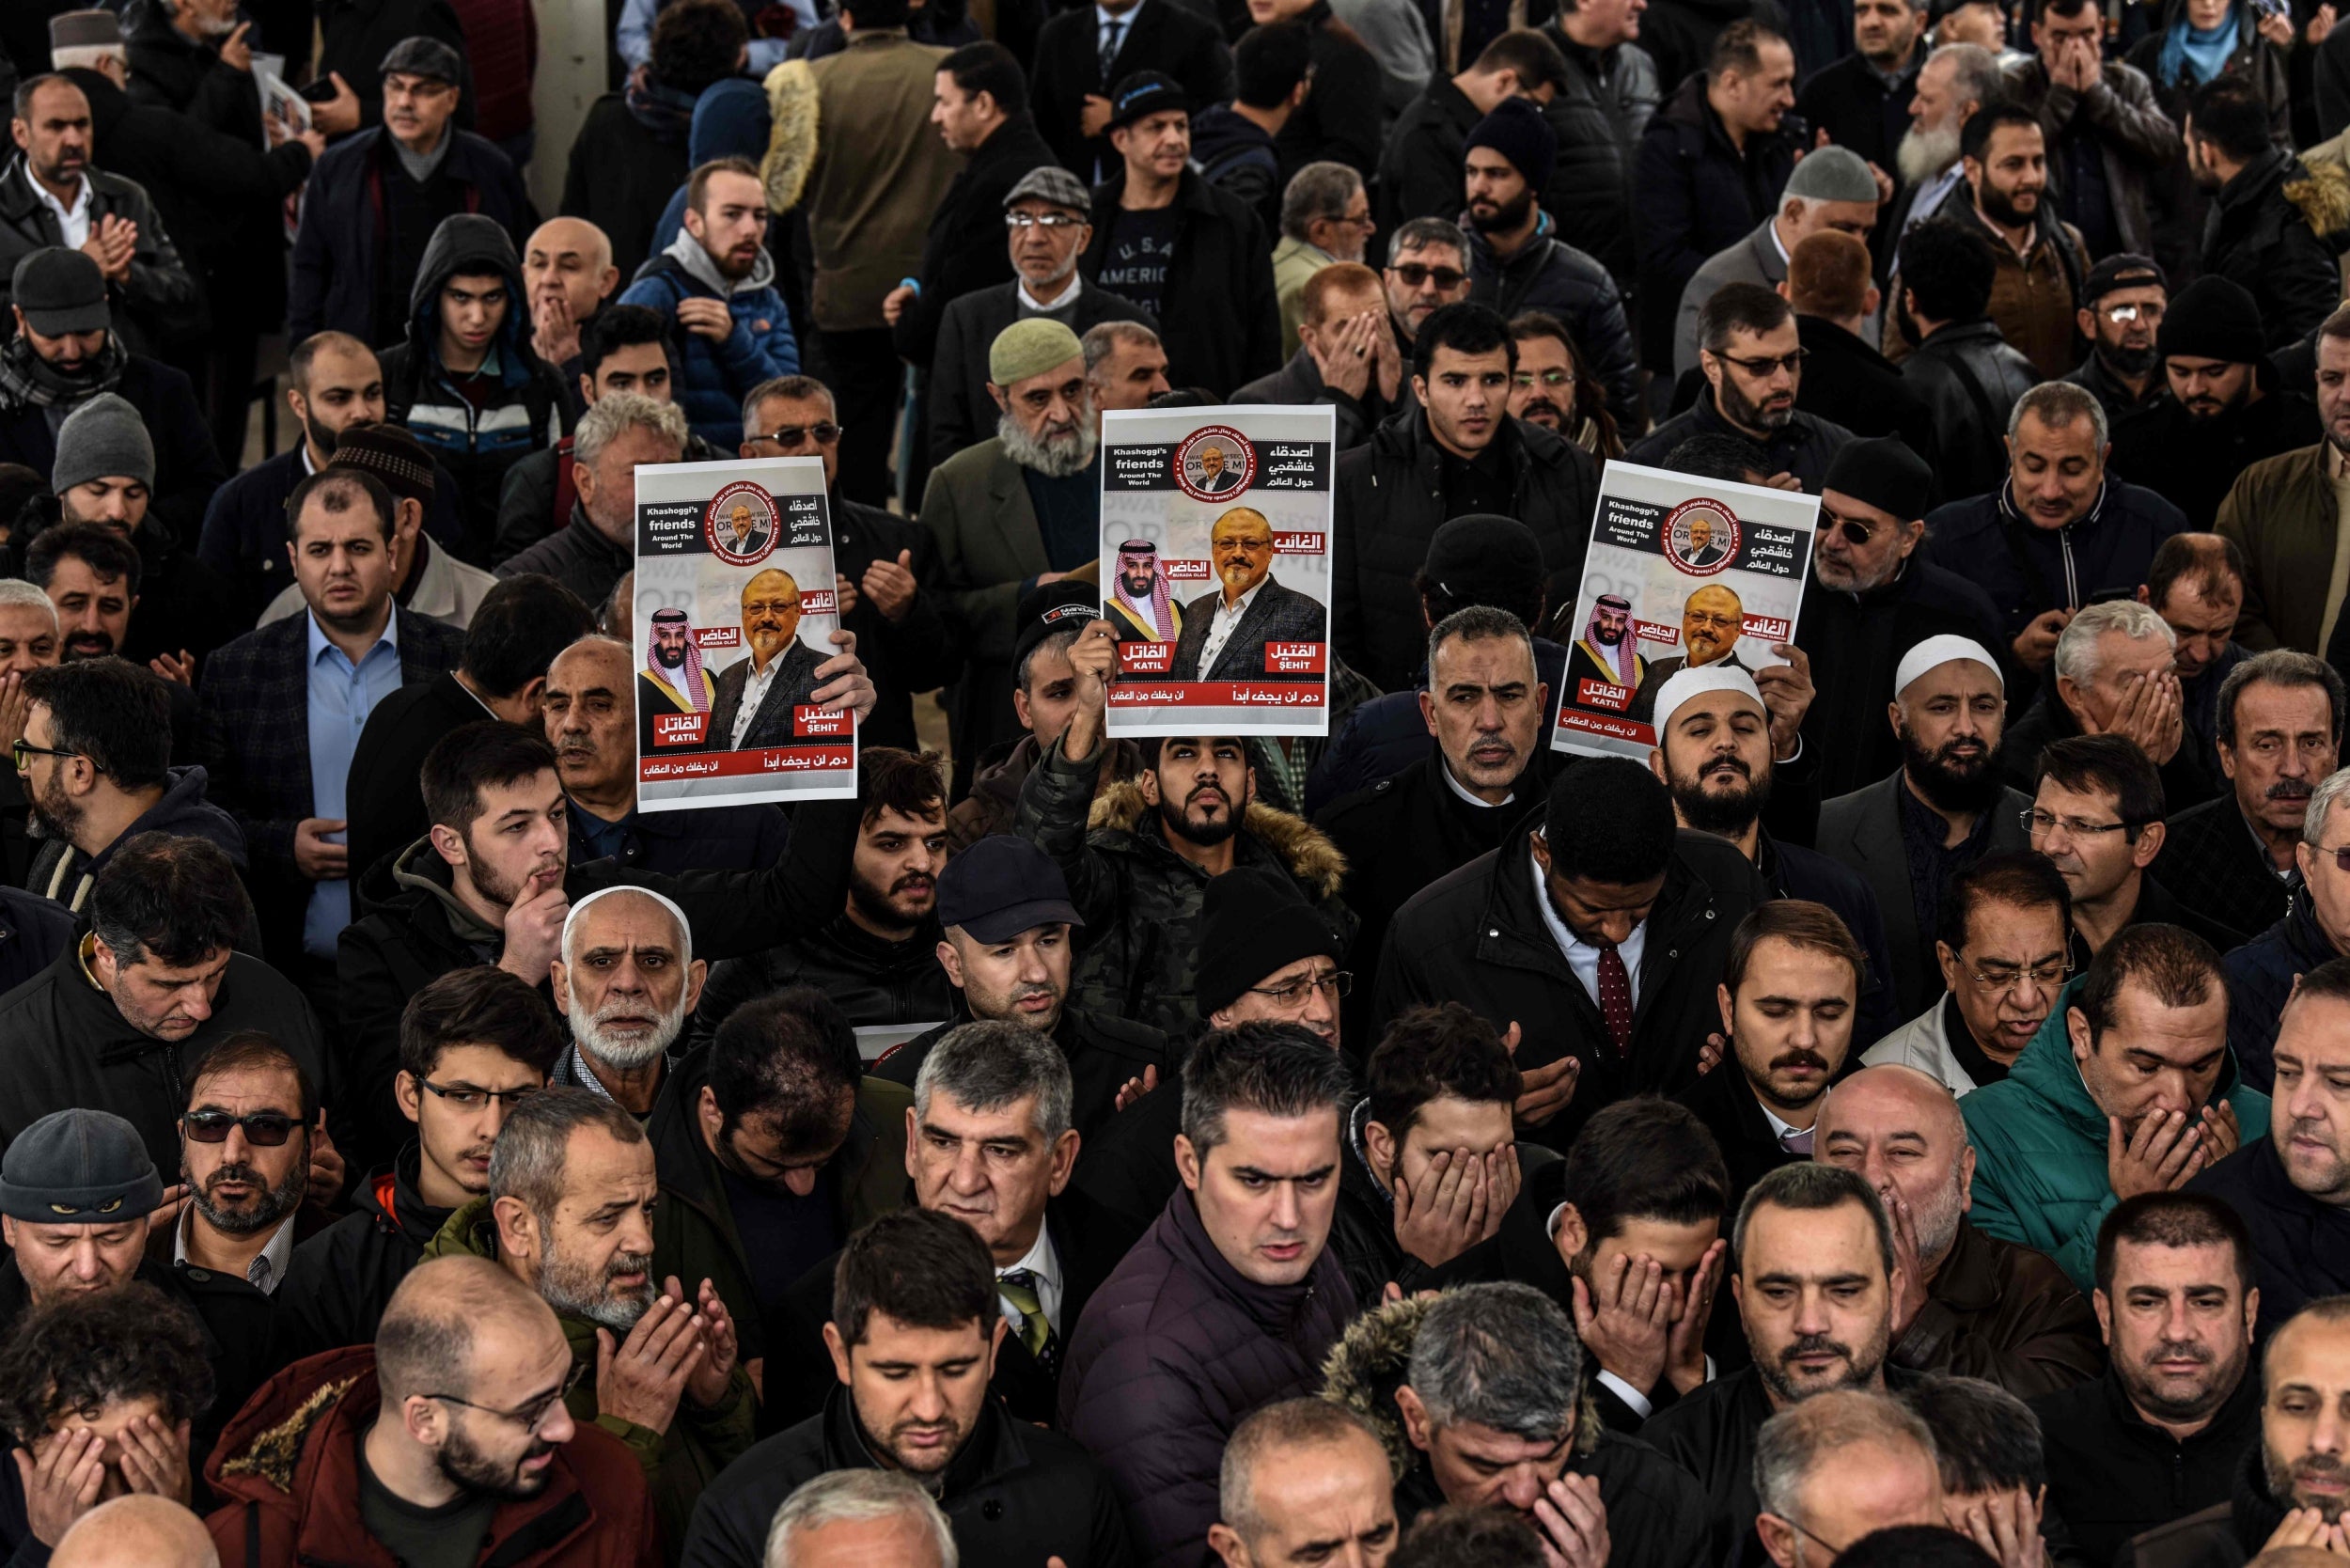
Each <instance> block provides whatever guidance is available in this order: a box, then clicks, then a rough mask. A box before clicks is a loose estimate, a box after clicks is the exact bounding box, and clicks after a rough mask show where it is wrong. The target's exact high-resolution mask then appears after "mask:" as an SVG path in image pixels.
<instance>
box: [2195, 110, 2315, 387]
mask: <svg viewBox="0 0 2350 1568" xmlns="http://www.w3.org/2000/svg"><path fill="white" fill-rule="evenodd" d="M2211 208H2212V215H2211V217H2210V218H2209V220H2207V221H2206V223H2205V225H2204V228H2203V271H2205V272H2206V273H2211V274H2217V275H2218V276H2220V277H2224V278H2227V279H2229V280H2231V281H2232V282H2235V283H2240V284H2242V285H2244V287H2245V288H2246V289H2247V290H2250V292H2251V295H2252V298H2253V299H2254V300H2255V301H2257V302H2258V303H2259V305H2260V308H2261V331H2262V333H2263V335H2264V338H2265V343H2264V346H2265V347H2267V348H2271V349H2281V348H2283V347H2284V346H2285V345H2287V344H2288V343H2292V342H2295V341H2297V340H2298V339H2299V338H2300V337H2302V335H2303V334H2305V333H2308V332H2310V331H2311V330H2312V329H2314V328H2315V327H2316V326H2317V324H2318V323H2319V322H2320V321H2324V320H2325V319H2326V317H2327V316H2329V315H2331V314H2332V313H2333V308H2334V306H2336V305H2339V304H2340V303H2341V301H2342V264H2341V261H2340V259H2339V253H2338V249H2337V247H2338V246H2339V245H2340V243H2342V241H2343V240H2344V239H2345V238H2350V235H2346V234H2345V233H2344V230H2345V229H2350V182H2345V181H2344V180H2343V178H2342V174H2341V173H2340V172H2339V171H2337V170H2331V169H2328V170H2325V171H2323V172H2319V171H2315V170H2311V168H2309V167H2308V166H2306V165H2303V164H2302V163H2301V161H2300V160H2299V159H2297V158H2295V156H2294V155H2293V154H2292V153H2290V152H2286V151H2284V150H2282V149H2272V150H2270V151H2268V152H2265V153H2263V154H2262V155H2261V157H2260V158H2259V159H2258V160H2257V161H2255V162H2254V163H2252V164H2250V165H2247V166H2246V167H2245V169H2244V170H2243V172H2242V173H2240V174H2238V175H2237V176H2236V177H2235V178H2234V179H2233V180H2229V181H2228V182H2227V183H2226V184H2225V185H2223V186H2221V187H2220V188H2219V192H2218V194H2217V195H2216V196H2213V197H2212V199H2211Z"/></svg>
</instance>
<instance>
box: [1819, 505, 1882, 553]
mask: <svg viewBox="0 0 2350 1568" xmlns="http://www.w3.org/2000/svg"><path fill="white" fill-rule="evenodd" d="M1820 519H1821V521H1822V522H1825V524H1827V525H1828V526H1829V527H1831V528H1834V529H1835V530H1836V531H1837V532H1838V533H1840V534H1842V535H1843V536H1844V542H1846V543H1847V544H1866V543H1868V542H1869V541H1871V540H1872V539H1874V538H1875V537H1876V532H1877V530H1876V525H1875V524H1873V523H1864V522H1862V521H1861V520H1860V519H1859V518H1857V517H1840V516H1838V515H1837V514H1836V513H1835V512H1832V511H1830V510H1827V508H1825V507H1822V508H1821V509H1820Z"/></svg>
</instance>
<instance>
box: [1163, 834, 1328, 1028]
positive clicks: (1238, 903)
mask: <svg viewBox="0 0 2350 1568" xmlns="http://www.w3.org/2000/svg"><path fill="white" fill-rule="evenodd" d="M1339 948H1340V944H1339V938H1338V933H1336V932H1334V931H1332V930H1331V929H1330V922H1329V921H1327V920H1325V919H1324V918H1323V917H1322V916H1321V914H1320V913H1319V912H1318V911H1316V910H1315V908H1314V907H1313V905H1311V904H1309V903H1308V902H1306V899H1305V895H1304V894H1302V893H1300V892H1299V891H1298V890H1297V884H1295V883H1294V882H1292V881H1291V880H1290V879H1289V878H1288V877H1286V876H1283V875H1280V874H1279V873H1278V872H1275V871H1263V870H1257V869H1256V868H1254V867H1251V866H1242V867H1238V868H1235V869H1234V870H1229V871H1226V872H1225V873H1224V874H1223V875H1222V876H1218V877H1211V878H1209V880H1208V890H1207V892H1206V893H1205V894H1204V895H1203V896H1202V897H1201V899H1200V901H1199V971H1198V978H1197V980H1195V982H1194V984H1193V995H1194V996H1195V998H1196V999H1197V1001H1198V1003H1199V1016H1200V1017H1202V1018H1209V1017H1213V1016H1214V1014H1215V1013H1217V1012H1219V1011H1222V1010H1223V1009H1225V1008H1228V1007H1230V1006H1231V1005H1232V1004H1233V1003H1234V1002H1236V1001H1238V1000H1240V998H1241V996H1242V994H1243V993H1245V992H1246V991H1247V990H1248V988H1249V987H1251V986H1253V985H1255V984H1257V983H1258V982H1259V981H1261V980H1263V979H1264V978H1265V977H1266V976H1267V975H1270V974H1273V973H1274V972H1276V971H1277V970H1279V969H1283V968H1286V967H1287V966H1289V965H1290V964H1294V963H1296V962H1297V961H1298V960H1299V959H1301V958H1312V957H1315V956H1316V955H1318V954H1319V955H1324V956H1326V957H1328V958H1330V959H1332V960H1334V961H1335V960H1336V959H1337V958H1338V956H1339Z"/></svg>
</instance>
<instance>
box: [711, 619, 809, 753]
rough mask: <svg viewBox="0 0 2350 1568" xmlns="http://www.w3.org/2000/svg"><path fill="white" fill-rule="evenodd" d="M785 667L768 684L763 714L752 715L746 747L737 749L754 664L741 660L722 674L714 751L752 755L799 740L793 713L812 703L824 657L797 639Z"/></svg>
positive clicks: (716, 704)
mask: <svg viewBox="0 0 2350 1568" xmlns="http://www.w3.org/2000/svg"><path fill="white" fill-rule="evenodd" d="M781 657H782V660H783V667H782V668H781V669H778V670H777V671H776V676H775V679H774V680H772V681H770V682H768V683H767V695H766V696H765V697H763V698H760V702H759V712H758V713H754V714H752V715H751V727H750V728H749V729H745V730H744V731H743V744H742V745H739V746H738V745H735V744H734V742H733V740H732V739H731V738H730V737H731V736H732V735H733V734H734V721H735V719H736V718H738V717H739V716H740V715H741V713H742V711H743V692H744V688H745V687H746V686H748V685H749V684H750V683H751V662H750V660H748V659H737V660H735V661H734V663H732V664H730V665H729V666H727V667H726V668H724V669H722V670H720V671H719V672H718V700H717V701H715V702H713V703H712V704H711V707H710V749H711V750H713V751H750V750H753V749H755V748H757V747H759V746H767V745H793V744H794V743H795V742H796V740H797V739H798V737H796V736H794V735H793V734H792V732H791V711H792V710H793V709H794V708H796V707H797V706H798V705H799V704H801V703H803V702H806V701H807V700H808V698H809V697H810V695H811V694H812V693H814V691H815V690H816V685H817V682H816V666H818V665H821V664H823V662H824V656H823V654H821V653H819V652H817V651H816V650H814V649H813V648H810V647H808V645H807V644H806V643H804V642H802V641H800V640H799V639H798V638H796V637H794V638H793V639H792V641H791V647H789V648H787V649H785V650H784V651H783V653H782V655H781Z"/></svg>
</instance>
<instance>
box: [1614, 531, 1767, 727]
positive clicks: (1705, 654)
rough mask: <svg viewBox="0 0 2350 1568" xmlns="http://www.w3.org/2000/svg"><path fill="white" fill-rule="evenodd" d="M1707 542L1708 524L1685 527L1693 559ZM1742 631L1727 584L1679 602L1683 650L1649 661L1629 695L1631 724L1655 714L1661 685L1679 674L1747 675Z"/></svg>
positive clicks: (1741, 613) (1739, 608)
mask: <svg viewBox="0 0 2350 1568" xmlns="http://www.w3.org/2000/svg"><path fill="white" fill-rule="evenodd" d="M1712 539H1713V528H1712V525H1710V524H1708V523H1706V522H1705V521H1704V520H1703V519H1702V518H1700V519H1699V520H1698V521H1697V522H1696V523H1693V524H1691V525H1690V527H1689V549H1690V552H1691V554H1692V555H1695V554H1696V553H1698V552H1699V551H1700V550H1701V549H1703V548H1704V547H1705V546H1706V545H1708V544H1709V543H1711V541H1712ZM1716 553H1717V554H1718V552H1716ZM1746 627H1747V621H1746V605H1745V604H1743V603H1741V602H1740V600H1739V598H1738V590H1737V589H1735V588H1731V586H1730V585H1729V584H1727V583H1708V584H1706V585H1705V586H1704V587H1703V588H1699V589H1698V590H1697V591H1696V592H1695V593H1692V594H1690V595H1689V597H1688V598H1686V599H1684V600H1683V601H1682V603H1681V647H1682V651H1681V652H1679V653H1675V654H1673V655H1672V656H1671V657H1670V658H1666V659H1651V660H1650V661H1649V662H1648V669H1647V672H1646V673H1645V674H1643V675H1642V676H1641V678H1640V688H1639V690H1637V692H1635V693H1633V694H1632V708H1631V713H1630V717H1631V718H1632V721H1633V722H1634V723H1636V724H1647V723H1648V722H1649V721H1650V719H1651V718H1652V716H1653V714H1654V713H1655V711H1656V696H1657V693H1658V692H1660V691H1662V690H1663V689H1664V686H1665V682H1668V681H1669V680H1671V679H1672V678H1673V677H1674V676H1676V675H1678V674H1680V673H1681V672H1682V671H1683V670H1684V669H1711V670H1716V671H1720V672H1728V671H1731V670H1738V671H1746V669H1747V666H1746V665H1745V664H1744V663H1743V662H1741V661H1740V659H1739V657H1738V639H1739V638H1741V637H1743V636H1745V635H1747V630H1746ZM1748 673H1751V672H1748Z"/></svg>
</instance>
